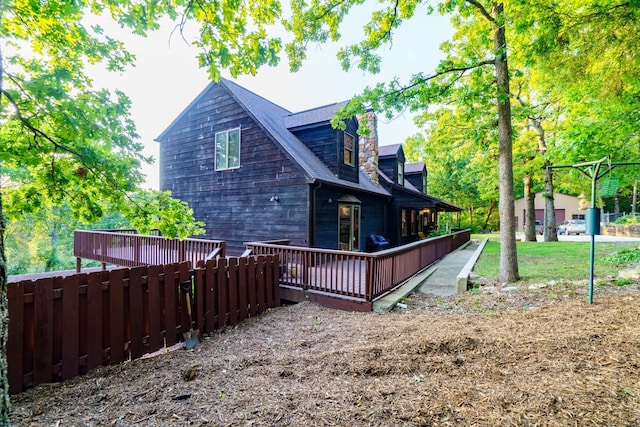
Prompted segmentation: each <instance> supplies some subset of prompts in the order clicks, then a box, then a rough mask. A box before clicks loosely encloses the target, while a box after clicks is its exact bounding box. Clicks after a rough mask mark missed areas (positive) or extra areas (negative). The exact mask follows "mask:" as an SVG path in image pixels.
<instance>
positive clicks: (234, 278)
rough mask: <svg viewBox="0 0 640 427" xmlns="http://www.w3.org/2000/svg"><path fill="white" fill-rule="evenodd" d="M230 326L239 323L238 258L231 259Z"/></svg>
mask: <svg viewBox="0 0 640 427" xmlns="http://www.w3.org/2000/svg"><path fill="white" fill-rule="evenodd" d="M228 269H229V270H228V271H229V273H228V274H229V326H234V325H236V324H237V323H238V308H239V307H238V260H237V258H230V259H229V267H228Z"/></svg>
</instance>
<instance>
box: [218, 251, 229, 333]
mask: <svg viewBox="0 0 640 427" xmlns="http://www.w3.org/2000/svg"><path fill="white" fill-rule="evenodd" d="M227 273H228V269H227V261H226V260H225V259H222V258H220V259H219V260H218V328H223V327H225V326H226V325H227V307H228V304H227V298H228V294H229V292H228V281H227V278H228V276H227Z"/></svg>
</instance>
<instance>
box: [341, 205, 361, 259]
mask: <svg viewBox="0 0 640 427" xmlns="http://www.w3.org/2000/svg"><path fill="white" fill-rule="evenodd" d="M338 247H339V248H340V249H341V250H343V251H359V250H360V206H358V205H346V204H340V205H338Z"/></svg>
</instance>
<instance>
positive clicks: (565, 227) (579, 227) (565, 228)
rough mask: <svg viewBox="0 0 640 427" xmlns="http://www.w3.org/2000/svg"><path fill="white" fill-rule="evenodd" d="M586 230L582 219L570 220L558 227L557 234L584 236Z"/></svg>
mask: <svg viewBox="0 0 640 427" xmlns="http://www.w3.org/2000/svg"><path fill="white" fill-rule="evenodd" d="M586 229H587V222H586V221H585V220H584V219H570V220H566V221H564V222H563V223H562V224H560V225H559V226H558V234H566V235H567V236H568V235H570V234H581V233H582V234H584V232H585V231H586Z"/></svg>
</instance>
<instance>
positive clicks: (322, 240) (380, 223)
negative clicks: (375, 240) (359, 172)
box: [314, 186, 388, 251]
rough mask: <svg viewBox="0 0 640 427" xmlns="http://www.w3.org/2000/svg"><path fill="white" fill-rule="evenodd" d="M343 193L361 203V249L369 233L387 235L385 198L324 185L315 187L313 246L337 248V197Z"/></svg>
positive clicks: (365, 247) (364, 246) (363, 247)
mask: <svg viewBox="0 0 640 427" xmlns="http://www.w3.org/2000/svg"><path fill="white" fill-rule="evenodd" d="M346 194H349V195H351V196H354V197H356V198H357V199H359V200H360V201H361V202H362V203H361V205H360V248H361V250H363V251H364V250H366V249H367V237H368V236H369V235H370V234H381V235H383V236H385V237H387V236H386V235H387V229H386V227H385V219H386V212H385V211H386V209H387V207H388V201H387V198H385V197H376V196H373V195H369V194H366V193H357V192H354V191H348V190H345V189H340V188H332V187H327V186H323V187H321V188H319V189H317V190H316V194H315V205H316V218H315V236H314V237H315V244H314V246H315V247H318V248H324V249H338V204H339V203H340V202H338V201H337V200H338V199H339V198H340V197H342V196H344V195H346ZM329 199H331V202H329Z"/></svg>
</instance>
